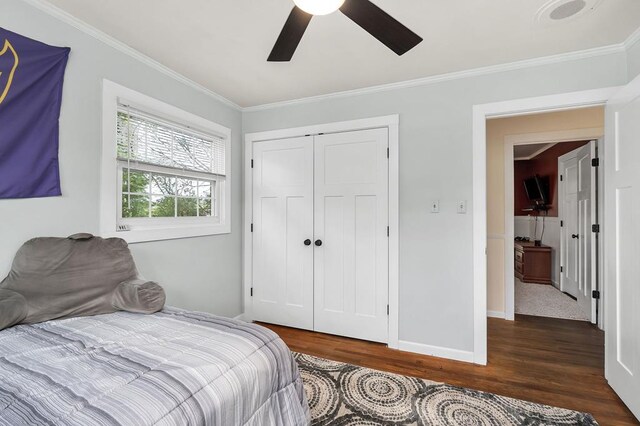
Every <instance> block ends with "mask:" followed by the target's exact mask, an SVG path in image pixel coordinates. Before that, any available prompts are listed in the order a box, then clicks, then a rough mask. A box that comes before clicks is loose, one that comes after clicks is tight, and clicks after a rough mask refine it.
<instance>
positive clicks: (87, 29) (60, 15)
mask: <svg viewBox="0 0 640 426" xmlns="http://www.w3.org/2000/svg"><path fill="white" fill-rule="evenodd" d="M23 1H24V2H26V3H28V4H30V5H32V6H33V7H35V8H37V9H39V10H41V11H43V12H45V13H47V14H49V15H51V16H53V17H55V18H57V19H59V20H61V21H63V22H65V23H67V24H69V25H71V26H72V27H74V28H76V29H78V30H80V31H82V32H84V33H86V34H88V35H90V36H92V37H94V38H96V39H97V40H99V41H101V42H103V43H105V44H107V45H108V46H110V47H112V48H114V49H116V50H118V51H120V52H122V53H125V54H127V55H129V56H131V57H133V58H134V59H137V60H139V61H140V62H142V63H144V64H146V65H148V66H149V67H151V68H154V69H156V70H157V71H160V72H161V73H163V74H165V75H167V76H169V77H171V78H173V79H175V80H176V81H179V82H181V83H183V84H185V85H187V86H189V87H191V88H193V89H196V90H198V91H199V92H202V93H204V94H205V95H207V96H210V97H211V98H213V99H215V100H217V101H219V102H221V103H223V104H225V105H227V106H229V107H231V108H233V109H234V110H237V111H241V112H254V111H262V110H269V109H275V108H282V107H285V106H291V105H298V104H305V103H313V102H319V101H323V100H328V99H338V98H345V97H350V96H357V95H364V94H370V93H378V92H385V91H390V90H397V89H404V88H411V87H418V86H426V85H430V84H436V83H441V82H445V81H451V80H460V79H464V78H469V77H477V76H482V75H489V74H495V73H500V72H507V71H514V70H520V69H524V68H531V67H536V66H543V65H551V64H557V63H562V62H568V61H575V60H580V59H587V58H593V57H598V56H605V55H610V54H615V53H623V52H626V51H627V50H628V49H629V48H631V47H632V46H633V45H635V44H636V43H637V42H639V41H640V28H638V29H637V30H636V31H634V32H633V33H632V34H631V35H630V36H629V37H628V38H627V39H626V40H625V41H624V42H622V43H618V44H612V45H609V46H603V47H596V48H593V49H586V50H580V51H575V52H568V53H561V54H558V55H551V56H544V57H540V58H533V59H525V60H522V61H516V62H510V63H506V64H498V65H491V66H487V67H480V68H473V69H469V70H464V71H456V72H451V73H446V74H439V75H435V76H430V77H424V78H418V79H414V80H407V81H400V82H397V83H389V84H381V85H377V86H369V87H363V88H360V89H353V90H345V91H339V92H333V93H327V94H324V95H317V96H309V97H304V98H299V99H292V100H285V101H279V102H272V103H267V104H262V105H255V106H249V107H241V106H240V105H238V104H236V103H235V102H233V101H231V100H229V99H227V98H225V97H224V96H222V95H220V94H218V93H216V92H214V91H213V90H210V89H207V88H206V87H204V86H203V85H201V84H199V83H197V82H195V81H193V80H191V79H189V78H188V77H185V76H184V75H182V74H180V73H178V72H177V71H174V70H172V69H171V68H169V67H167V66H166V65H163V64H161V63H160V62H158V61H156V60H155V59H152V58H150V57H149V56H147V55H145V54H143V53H141V52H140V51H138V50H136V49H134V48H132V47H130V46H129V45H127V44H125V43H123V42H121V41H119V40H117V39H115V38H114V37H112V36H110V35H108V34H106V33H104V32H102V31H100V30H99V29H97V28H95V27H94V26H92V25H90V24H88V23H86V22H84V21H82V20H80V19H78V18H76V17H75V16H73V15H71V14H69V13H67V12H65V11H64V10H62V9H60V8H59V7H57V6H54V5H53V4H51V3H49V2H48V1H47V0H23Z"/></svg>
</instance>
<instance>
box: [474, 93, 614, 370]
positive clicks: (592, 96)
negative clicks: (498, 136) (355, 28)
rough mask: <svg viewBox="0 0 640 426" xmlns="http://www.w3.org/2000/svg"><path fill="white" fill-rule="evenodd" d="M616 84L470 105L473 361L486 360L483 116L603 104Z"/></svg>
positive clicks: (485, 124)
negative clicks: (471, 117)
mask: <svg viewBox="0 0 640 426" xmlns="http://www.w3.org/2000/svg"><path fill="white" fill-rule="evenodd" d="M618 90H620V87H609V88H603V89H595V90H586V91H581V92H571V93H564V94H559V95H550V96H541V97H535V98H526V99H516V100H510V101H504V102H496V103H490V104H480V105H474V106H473V213H474V214H473V289H474V290H473V306H474V312H473V318H474V356H473V361H474V362H475V363H476V364H481V365H486V363H487V119H488V118H497V117H509V116H516V115H527V114H533V113H537V112H552V111H561V110H566V109H577V108H586V107H592V106H598V105H604V104H605V103H606V102H607V101H608V100H609V99H610V98H611V97H612V96H613V95H614V94H615V93H616V92H617V91H618Z"/></svg>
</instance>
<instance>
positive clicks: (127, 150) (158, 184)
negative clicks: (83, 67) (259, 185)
mask: <svg viewBox="0 0 640 426" xmlns="http://www.w3.org/2000/svg"><path fill="white" fill-rule="evenodd" d="M103 119H104V127H105V128H104V134H105V136H106V135H110V137H105V138H104V140H103V173H102V174H103V185H102V202H103V209H101V210H102V213H101V214H102V216H103V217H102V218H101V228H102V234H103V235H107V236H109V235H111V236H113V235H117V236H120V237H122V238H125V239H126V240H127V241H130V242H136V241H150V240H158V239H169V238H183V237H191V236H199V235H212V234H219V233H227V232H229V231H230V224H229V207H230V206H229V195H230V192H229V173H228V172H229V170H228V167H229V164H230V162H229V148H230V141H229V139H230V131H229V130H228V129H226V128H224V127H221V126H219V125H217V124H215V123H212V122H209V121H207V120H204V119H203V118H201V117H197V116H194V115H192V114H189V113H187V112H185V111H182V110H179V109H177V108H175V107H173V106H170V105H167V104H164V103H162V102H160V101H157V100H155V99H152V98H149V97H146V96H144V95H141V94H139V93H136V92H133V91H131V90H129V89H126V88H124V87H122V86H118V85H115V84H113V83H110V82H107V81H105V86H104V118H103ZM113 135H115V138H114V137H113ZM105 154H106V155H105ZM110 181H111V182H112V184H109V183H110ZM105 208H106V209H105ZM114 213H115V214H114Z"/></svg>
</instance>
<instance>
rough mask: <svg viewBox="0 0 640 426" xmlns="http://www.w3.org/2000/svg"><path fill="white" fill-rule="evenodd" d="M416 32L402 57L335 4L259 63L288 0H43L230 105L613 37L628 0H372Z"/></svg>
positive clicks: (631, 8)
mask: <svg viewBox="0 0 640 426" xmlns="http://www.w3.org/2000/svg"><path fill="white" fill-rule="evenodd" d="M373 1H374V3H376V4H377V5H378V6H380V7H382V8H383V9H384V10H386V11H387V12H388V13H390V14H391V15H392V16H394V17H395V18H396V19H398V20H399V21H401V22H402V23H403V24H405V25H406V26H408V27H409V28H411V29H412V30H413V31H415V32H416V33H418V34H419V35H420V36H422V37H423V38H424V41H423V42H422V43H421V44H420V45H418V46H417V47H416V48H415V49H413V50H412V51H410V52H409V53H407V54H405V55H404V56H402V57H398V56H396V55H395V54H394V53H393V52H391V51H390V50H389V49H387V48H386V47H385V46H384V45H382V44H381V43H380V42H378V41H377V40H376V39H374V38H373V37H372V36H370V35H369V34H368V33H366V32H365V31H364V30H362V29H361V28H360V27H358V26H357V25H356V24H355V23H353V22H352V21H350V20H349V19H348V18H346V17H345V16H344V15H342V14H341V13H339V12H337V13H334V14H332V15H328V16H317V17H314V18H313V20H312V22H311V25H310V26H309V28H308V30H307V33H306V34H305V36H304V38H303V39H302V42H301V43H300V46H299V47H298V50H297V52H296V54H295V55H294V57H293V60H292V61H291V62H290V63H268V62H267V61H266V58H267V56H268V54H269V52H270V51H271V48H272V47H273V43H274V42H275V40H276V38H277V36H278V34H279V33H280V30H281V28H282V25H283V24H284V22H285V20H286V18H287V16H288V14H289V12H290V10H291V8H292V5H293V2H292V1H291V0H189V1H186V0H109V1H105V0H49V2H50V3H52V4H54V5H55V6H58V7H59V8H61V9H63V10H64V11H66V12H68V13H70V14H71V15H73V16H75V17H76V18H79V19H81V20H83V21H85V22H86V23H88V24H90V25H92V26H94V27H96V28H98V29H100V30H102V31H103V32H105V33H107V34H109V35H111V36H112V37H114V38H116V39H118V40H119V41H121V42H124V43H126V44H127V45H129V46H131V47H133V48H134V49H136V50H138V51H140V52H142V53H144V54H146V55H147V56H149V57H151V58H153V59H155V60H156V61H158V62H160V63H162V64H164V65H166V66H167V67H169V68H171V69H173V70H174V71H177V72H178V73H180V74H182V75H184V76H186V77H188V78H190V79H192V80H194V81H196V82H197V83H199V84H201V85H202V86H205V87H206V88H208V89H210V90H212V91H214V92H217V93H219V94H221V95H222V96H224V97H226V98H228V99H230V100H232V101H233V102H235V103H237V104H239V105H240V106H254V105H260V104H265V103H271V102H276V101H283V100H291V99H298V98H302V97H308V96H315V95H321V94H327V93H333V92H338V91H344V90H351V89H357V88H363V87H368V86H374V85H380V84H386V83H394V82H399V81H405V80H411V79H416V78H422V77H428V76H433V75H438V74H444V73H449V72H454V71H461V70H467V69H473V68H478V67H483V66H489V65H496V64H501V63H508V62H513V61H518V60H523V59H531V58H537V57H542V56H548V55H554V54H560V53H566V52H571V51H576V50H583V49H589V48H594V47H601V46H607V45H611V44H618V43H621V42H623V41H624V40H625V39H626V38H627V37H629V36H630V35H631V34H632V33H633V31H634V30H636V28H637V27H638V26H639V25H640V1H639V0H604V1H603V2H602V3H601V4H600V6H599V7H598V8H597V9H596V10H595V11H593V12H592V13H589V14H586V15H584V16H582V17H580V18H579V19H573V20H568V21H566V22H561V23H557V24H555V25H546V26H545V25H542V24H540V23H536V22H535V19H534V17H535V15H536V12H537V11H538V9H540V7H541V6H543V5H544V4H545V3H547V2H548V0H373Z"/></svg>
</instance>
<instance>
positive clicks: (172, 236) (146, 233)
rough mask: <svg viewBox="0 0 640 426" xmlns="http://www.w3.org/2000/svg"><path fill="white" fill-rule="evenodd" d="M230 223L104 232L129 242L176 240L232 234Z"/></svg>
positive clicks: (108, 235) (104, 234) (107, 235)
mask: <svg viewBox="0 0 640 426" xmlns="http://www.w3.org/2000/svg"><path fill="white" fill-rule="evenodd" d="M230 233H231V225H230V224H212V225H197V226H179V227H173V228H169V227H167V228H147V229H132V230H130V231H118V232H115V231H113V232H102V236H103V237H105V238H109V237H117V238H122V239H123V240H125V241H126V242H127V243H144V242H150V241H162V240H176V239H181V238H193V237H205V236H210V235H220V234H230Z"/></svg>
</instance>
